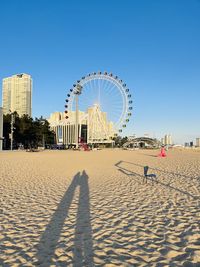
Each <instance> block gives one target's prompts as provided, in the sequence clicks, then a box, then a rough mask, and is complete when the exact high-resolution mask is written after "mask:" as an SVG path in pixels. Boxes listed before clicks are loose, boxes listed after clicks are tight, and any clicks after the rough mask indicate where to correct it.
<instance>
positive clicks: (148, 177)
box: [115, 160, 199, 199]
mask: <svg viewBox="0 0 200 267" xmlns="http://www.w3.org/2000/svg"><path fill="white" fill-rule="evenodd" d="M123 162H125V163H129V162H127V161H122V160H121V161H119V162H117V163H116V164H115V166H116V167H117V168H118V170H119V171H120V172H122V173H124V174H126V175H128V176H137V177H141V178H142V179H143V181H145V180H144V178H145V179H146V181H147V180H152V177H153V178H157V179H156V180H155V182H156V183H157V184H160V185H162V186H165V187H168V188H170V189H173V190H176V191H178V192H180V193H182V194H184V195H187V196H189V197H191V198H193V199H198V198H199V197H198V196H194V195H192V194H190V193H189V192H187V191H184V190H181V189H179V188H177V187H174V186H172V185H170V184H169V183H163V182H161V181H159V180H158V177H157V176H156V174H150V175H149V174H147V173H146V174H147V175H145V172H146V170H145V168H146V167H148V169H153V170H159V169H156V168H149V166H143V165H139V164H134V163H131V164H134V165H136V166H140V167H142V168H143V169H144V175H141V174H139V173H136V172H133V171H131V170H129V169H126V168H124V167H122V166H121V164H122V163H123ZM169 173H170V172H169ZM152 182H153V181H152Z"/></svg>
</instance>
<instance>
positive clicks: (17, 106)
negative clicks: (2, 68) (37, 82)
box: [2, 73, 32, 116]
mask: <svg viewBox="0 0 200 267" xmlns="http://www.w3.org/2000/svg"><path fill="white" fill-rule="evenodd" d="M2 106H3V113H4V114H8V113H9V112H14V111H16V112H17V113H18V114H19V116H22V115H24V114H27V115H29V116H32V79H31V76H30V75H28V74H25V73H22V74H16V75H13V76H11V77H7V78H4V79H3V87H2Z"/></svg>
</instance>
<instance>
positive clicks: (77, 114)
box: [75, 95, 79, 149]
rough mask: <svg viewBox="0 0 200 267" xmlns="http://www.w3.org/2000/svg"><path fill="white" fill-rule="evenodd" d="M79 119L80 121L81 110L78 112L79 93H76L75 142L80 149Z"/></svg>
mask: <svg viewBox="0 0 200 267" xmlns="http://www.w3.org/2000/svg"><path fill="white" fill-rule="evenodd" d="M78 121H79V112H78V95H76V122H75V138H76V140H75V143H76V148H77V149H78Z"/></svg>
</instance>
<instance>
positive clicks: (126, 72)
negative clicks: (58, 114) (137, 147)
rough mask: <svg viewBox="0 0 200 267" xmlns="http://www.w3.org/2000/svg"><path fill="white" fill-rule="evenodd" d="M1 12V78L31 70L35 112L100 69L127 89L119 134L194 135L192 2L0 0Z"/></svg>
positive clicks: (198, 8)
mask: <svg viewBox="0 0 200 267" xmlns="http://www.w3.org/2000/svg"><path fill="white" fill-rule="evenodd" d="M0 11H1V14H0V36H1V42H0V79H1V80H2V79H3V78H4V77H7V76H10V75H13V74H16V73H22V72H25V73H28V74H30V75H31V76H32V78H33V82H34V86H33V116H34V117H35V116H37V117H38V116H40V115H43V116H45V117H48V116H49V114H50V113H51V112H54V111H63V110H64V104H65V98H66V94H67V91H68V89H69V88H70V87H71V85H72V84H73V83H74V82H75V81H76V80H77V79H79V78H80V77H82V76H83V75H85V74H87V73H89V72H93V71H98V70H102V71H104V70H107V71H112V72H113V73H114V74H116V75H118V76H119V77H121V78H122V79H123V80H124V81H125V82H126V84H127V85H128V87H129V88H130V89H131V90H132V95H133V98H134V99H133V100H134V116H133V117H132V120H131V122H130V124H129V125H128V127H127V130H126V132H125V134H133V133H136V134H137V135H138V136H140V135H143V134H144V133H149V134H150V135H153V136H156V137H161V136H162V135H164V134H165V133H171V134H172V136H173V138H174V140H175V141H176V142H184V141H191V140H194V138H195V137H200V1H199V0H187V1H186V0H166V1H165V0H101V1H97V0H96V1H95V0H84V1H83V0H79V1H76V0H73V1H72V0H71V1H70V0H69V1H67V0H66V1H64V0H28V1H27V0H17V1H16V0H1V1H0ZM0 101H1V98H0Z"/></svg>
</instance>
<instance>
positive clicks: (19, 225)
mask: <svg viewBox="0 0 200 267" xmlns="http://www.w3.org/2000/svg"><path fill="white" fill-rule="evenodd" d="M158 153H159V151H156V150H138V151H126V150H100V151H90V152H81V151H80V152H78V151H44V152H34V153H28V152H8V151H3V152H1V153H0V204H1V205H0V266H3V267H4V266H5V267H7V266H8V267H17V266H19V267H21V266H27V267H28V266H42V267H48V266H74V267H79V266H110V267H111V266H185V267H188V266H200V153H199V152H193V151H173V150H169V151H168V152H167V157H166V158H160V157H157V154H158ZM144 166H149V171H148V174H153V175H152V176H156V180H155V179H154V180H152V177H151V176H149V177H148V179H147V181H146V180H144V176H143V173H144ZM153 178H155V177H153Z"/></svg>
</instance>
